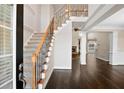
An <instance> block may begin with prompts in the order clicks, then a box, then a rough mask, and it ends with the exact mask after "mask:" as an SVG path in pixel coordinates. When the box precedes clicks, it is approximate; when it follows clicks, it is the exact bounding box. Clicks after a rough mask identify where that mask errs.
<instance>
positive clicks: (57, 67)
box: [54, 66, 71, 69]
mask: <svg viewBox="0 0 124 93" xmlns="http://www.w3.org/2000/svg"><path fill="white" fill-rule="evenodd" d="M54 69H71V67H59V66H54Z"/></svg>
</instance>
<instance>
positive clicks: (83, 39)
mask: <svg viewBox="0 0 124 93" xmlns="http://www.w3.org/2000/svg"><path fill="white" fill-rule="evenodd" d="M86 41H87V40H86V32H82V35H81V43H80V48H81V49H80V53H81V54H80V62H81V64H82V65H85V64H86Z"/></svg>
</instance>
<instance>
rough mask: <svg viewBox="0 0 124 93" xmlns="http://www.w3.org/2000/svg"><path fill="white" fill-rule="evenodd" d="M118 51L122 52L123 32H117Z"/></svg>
mask: <svg viewBox="0 0 124 93" xmlns="http://www.w3.org/2000/svg"><path fill="white" fill-rule="evenodd" d="M118 50H119V51H124V32H123V31H118Z"/></svg>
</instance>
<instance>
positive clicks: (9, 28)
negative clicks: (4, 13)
mask: <svg viewBox="0 0 124 93" xmlns="http://www.w3.org/2000/svg"><path fill="white" fill-rule="evenodd" d="M0 27H3V28H5V29H8V30H13V29H12V28H11V27H7V26H5V25H0Z"/></svg>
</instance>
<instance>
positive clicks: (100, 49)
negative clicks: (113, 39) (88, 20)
mask: <svg viewBox="0 0 124 93" xmlns="http://www.w3.org/2000/svg"><path fill="white" fill-rule="evenodd" d="M109 36H110V33H106V32H101V33H100V32H96V33H89V35H88V39H96V40H97V51H96V57H97V58H101V59H104V60H109V51H110V46H109V45H110V44H109V40H110V37H109Z"/></svg>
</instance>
